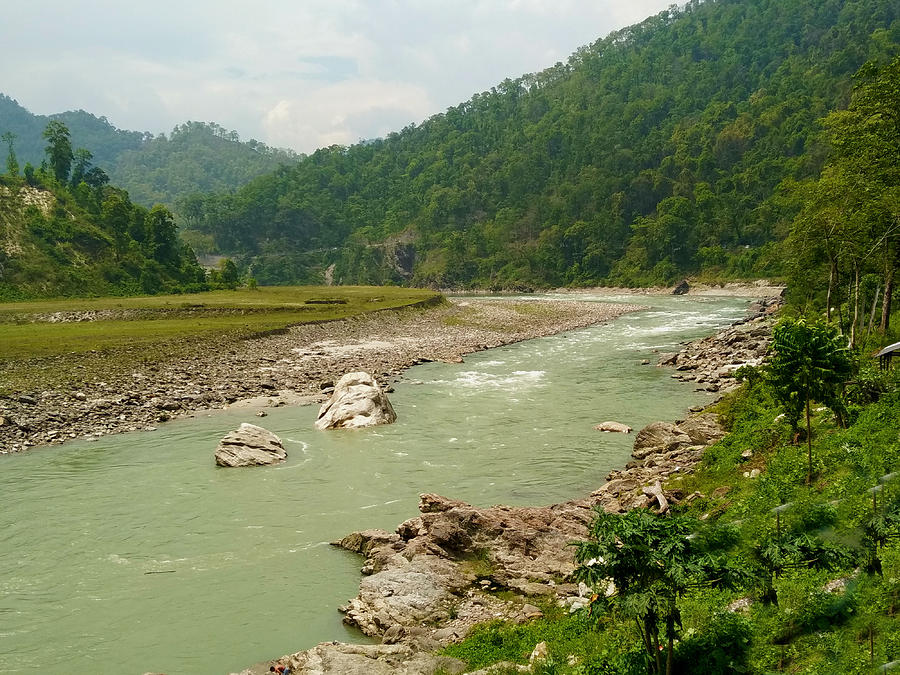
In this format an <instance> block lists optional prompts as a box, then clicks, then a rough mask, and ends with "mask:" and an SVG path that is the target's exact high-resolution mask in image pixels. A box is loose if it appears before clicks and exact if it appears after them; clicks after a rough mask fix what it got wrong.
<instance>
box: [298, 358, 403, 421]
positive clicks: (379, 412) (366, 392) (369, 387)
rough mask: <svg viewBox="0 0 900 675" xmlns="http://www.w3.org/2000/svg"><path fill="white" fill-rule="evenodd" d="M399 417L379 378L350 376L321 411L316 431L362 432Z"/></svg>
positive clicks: (339, 383) (356, 374)
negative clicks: (354, 430)
mask: <svg viewBox="0 0 900 675" xmlns="http://www.w3.org/2000/svg"><path fill="white" fill-rule="evenodd" d="M396 420H397V414H396V413H395V412H394V408H393V407H392V406H391V402H390V401H389V400H388V398H387V396H386V395H385V393H384V392H383V391H382V389H381V387H380V386H379V385H378V383H377V382H376V381H375V378H374V377H372V376H371V375H369V374H368V373H364V372H361V371H360V372H354V373H347V374H346V375H344V376H343V377H342V378H341V379H340V380H338V383H337V385H335V387H334V393H332V395H331V398H329V399H328V401H326V402H325V404H324V405H323V406H322V408H321V409H320V410H319V417H318V419H317V420H316V429H358V428H361V427H370V426H375V425H378V424H391V423H393V422H395V421H396Z"/></svg>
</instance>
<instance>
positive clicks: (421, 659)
mask: <svg viewBox="0 0 900 675" xmlns="http://www.w3.org/2000/svg"><path fill="white" fill-rule="evenodd" d="M281 662H282V663H285V662H286V663H287V665H289V666H290V668H291V672H292V673H310V674H325V673H334V674H335V675H337V674H340V675H426V674H431V673H436V672H444V673H447V674H448V675H451V674H452V675H458V674H459V673H462V672H464V671H465V669H466V667H465V663H463V662H462V661H459V660H458V659H454V658H451V657H449V656H437V655H434V654H428V653H424V652H421V651H416V650H414V649H413V648H412V647H410V646H409V645H405V644H380V645H352V644H345V643H342V642H323V643H321V644H318V645H316V646H315V647H313V648H312V649H307V650H305V651H302V652H298V653H296V654H292V655H291V656H288V657H286V658H284V659H281Z"/></svg>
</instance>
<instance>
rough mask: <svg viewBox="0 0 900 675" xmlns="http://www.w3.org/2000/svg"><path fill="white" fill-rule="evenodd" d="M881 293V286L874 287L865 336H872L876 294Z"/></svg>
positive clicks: (876, 305)
mask: <svg viewBox="0 0 900 675" xmlns="http://www.w3.org/2000/svg"><path fill="white" fill-rule="evenodd" d="M879 293H881V286H876V287H875V297H874V298H872V312H871V313H870V314H869V327H868V329H866V336H867V337H868V336H869V335H871V334H872V329H873V328H874V327H875V310H876V309H877V308H878V294H879Z"/></svg>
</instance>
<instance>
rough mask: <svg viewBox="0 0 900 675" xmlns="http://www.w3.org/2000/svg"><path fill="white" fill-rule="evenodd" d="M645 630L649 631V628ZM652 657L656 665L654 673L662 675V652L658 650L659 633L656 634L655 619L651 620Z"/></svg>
mask: <svg viewBox="0 0 900 675" xmlns="http://www.w3.org/2000/svg"><path fill="white" fill-rule="evenodd" d="M647 630H648V631H649V630H650V627H649V626H648V627H647ZM653 656H654V662H655V663H656V670H655V671H654V672H656V673H659V674H660V675H662V650H661V649H660V648H659V633H657V632H656V617H654V618H653Z"/></svg>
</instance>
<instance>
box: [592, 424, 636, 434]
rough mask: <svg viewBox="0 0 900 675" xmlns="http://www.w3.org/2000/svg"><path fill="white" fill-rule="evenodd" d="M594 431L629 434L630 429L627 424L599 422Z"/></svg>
mask: <svg viewBox="0 0 900 675" xmlns="http://www.w3.org/2000/svg"><path fill="white" fill-rule="evenodd" d="M594 429H595V430H596V431H605V432H607V433H617V434H630V433H631V431H632V429H631V427H630V426H628V425H627V424H622V423H621V422H601V423H600V424H597V425H595V426H594Z"/></svg>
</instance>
